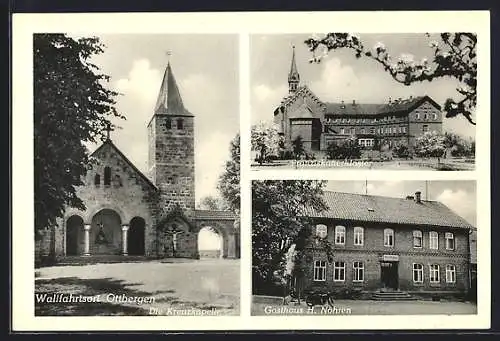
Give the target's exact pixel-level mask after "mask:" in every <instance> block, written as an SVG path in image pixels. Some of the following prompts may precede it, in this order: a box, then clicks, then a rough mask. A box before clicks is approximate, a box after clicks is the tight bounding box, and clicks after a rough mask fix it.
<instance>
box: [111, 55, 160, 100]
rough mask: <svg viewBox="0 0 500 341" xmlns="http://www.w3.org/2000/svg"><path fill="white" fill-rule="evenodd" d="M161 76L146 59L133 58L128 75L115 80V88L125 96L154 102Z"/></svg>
mask: <svg viewBox="0 0 500 341" xmlns="http://www.w3.org/2000/svg"><path fill="white" fill-rule="evenodd" d="M161 76H162V75H161V72H160V70H158V69H154V68H151V63H150V61H149V60H148V59H139V60H135V61H134V62H133V63H132V68H131V69H130V71H129V73H128V77H127V78H122V79H119V80H117V81H116V89H117V91H118V92H121V93H123V94H124V95H125V97H129V96H132V97H133V98H134V99H136V100H139V101H142V102H144V103H147V104H151V103H153V104H154V103H155V100H156V96H157V95H158V90H159V87H160V84H161Z"/></svg>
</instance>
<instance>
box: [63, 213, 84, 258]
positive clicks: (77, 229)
mask: <svg viewBox="0 0 500 341" xmlns="http://www.w3.org/2000/svg"><path fill="white" fill-rule="evenodd" d="M82 230H83V219H82V218H80V217H79V216H76V215H74V216H71V217H70V218H69V219H68V220H67V221H66V255H67V256H76V255H78V240H79V238H78V235H79V233H81V231H82Z"/></svg>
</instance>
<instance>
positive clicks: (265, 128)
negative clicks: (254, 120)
mask: <svg viewBox="0 0 500 341" xmlns="http://www.w3.org/2000/svg"><path fill="white" fill-rule="evenodd" d="M251 144H252V151H255V152H257V160H258V162H259V164H263V163H264V162H265V161H267V160H268V159H269V157H271V156H277V155H278V154H280V150H282V149H283V148H284V145H283V142H281V138H280V136H279V134H278V130H277V129H276V128H275V127H273V126H270V125H267V124H265V123H260V124H257V125H253V126H252V131H251Z"/></svg>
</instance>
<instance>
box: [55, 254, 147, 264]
mask: <svg viewBox="0 0 500 341" xmlns="http://www.w3.org/2000/svg"><path fill="white" fill-rule="evenodd" d="M147 260H151V258H149V257H146V256H122V255H91V256H65V257H62V258H60V259H58V260H57V265H86V264H98V263H138V262H144V261H147Z"/></svg>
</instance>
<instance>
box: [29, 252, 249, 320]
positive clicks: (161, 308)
mask: <svg viewBox="0 0 500 341" xmlns="http://www.w3.org/2000/svg"><path fill="white" fill-rule="evenodd" d="M239 268H240V266H239V260H225V259H206V260H184V261H182V262H179V261H173V262H172V261H170V260H162V261H146V262H140V263H114V264H102V263H101V264H92V265H83V266H78V265H76V266H52V267H44V268H39V269H36V271H35V294H36V295H35V315H37V316H40V315H78V316H96V315H151V314H153V315H196V314H200V313H204V314H206V315H210V314H217V315H238V314H239V302H240V282H239V278H240V270H239ZM37 294H38V295H37ZM43 294H47V295H46V296H44V297H45V299H47V298H48V297H56V300H58V299H59V301H61V300H62V299H61V298H60V297H63V296H64V297H69V296H70V294H73V297H76V296H78V295H82V296H86V297H89V296H91V297H92V298H95V297H98V299H97V300H98V301H92V302H76V303H75V302H74V303H47V302H45V303H40V302H37V300H38V299H42V298H43ZM61 294H63V295H61ZM57 295H59V296H57ZM123 297H127V299H128V298H129V297H132V300H133V297H137V299H136V302H127V303H124V302H119V300H120V298H123ZM141 298H142V299H141ZM152 298H153V299H154V302H153V301H152V300H153V299H152ZM47 300H48V299H47ZM141 300H142V301H143V302H142V303H140V304H139V301H141ZM146 300H149V301H151V302H146ZM87 301H88V300H87Z"/></svg>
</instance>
